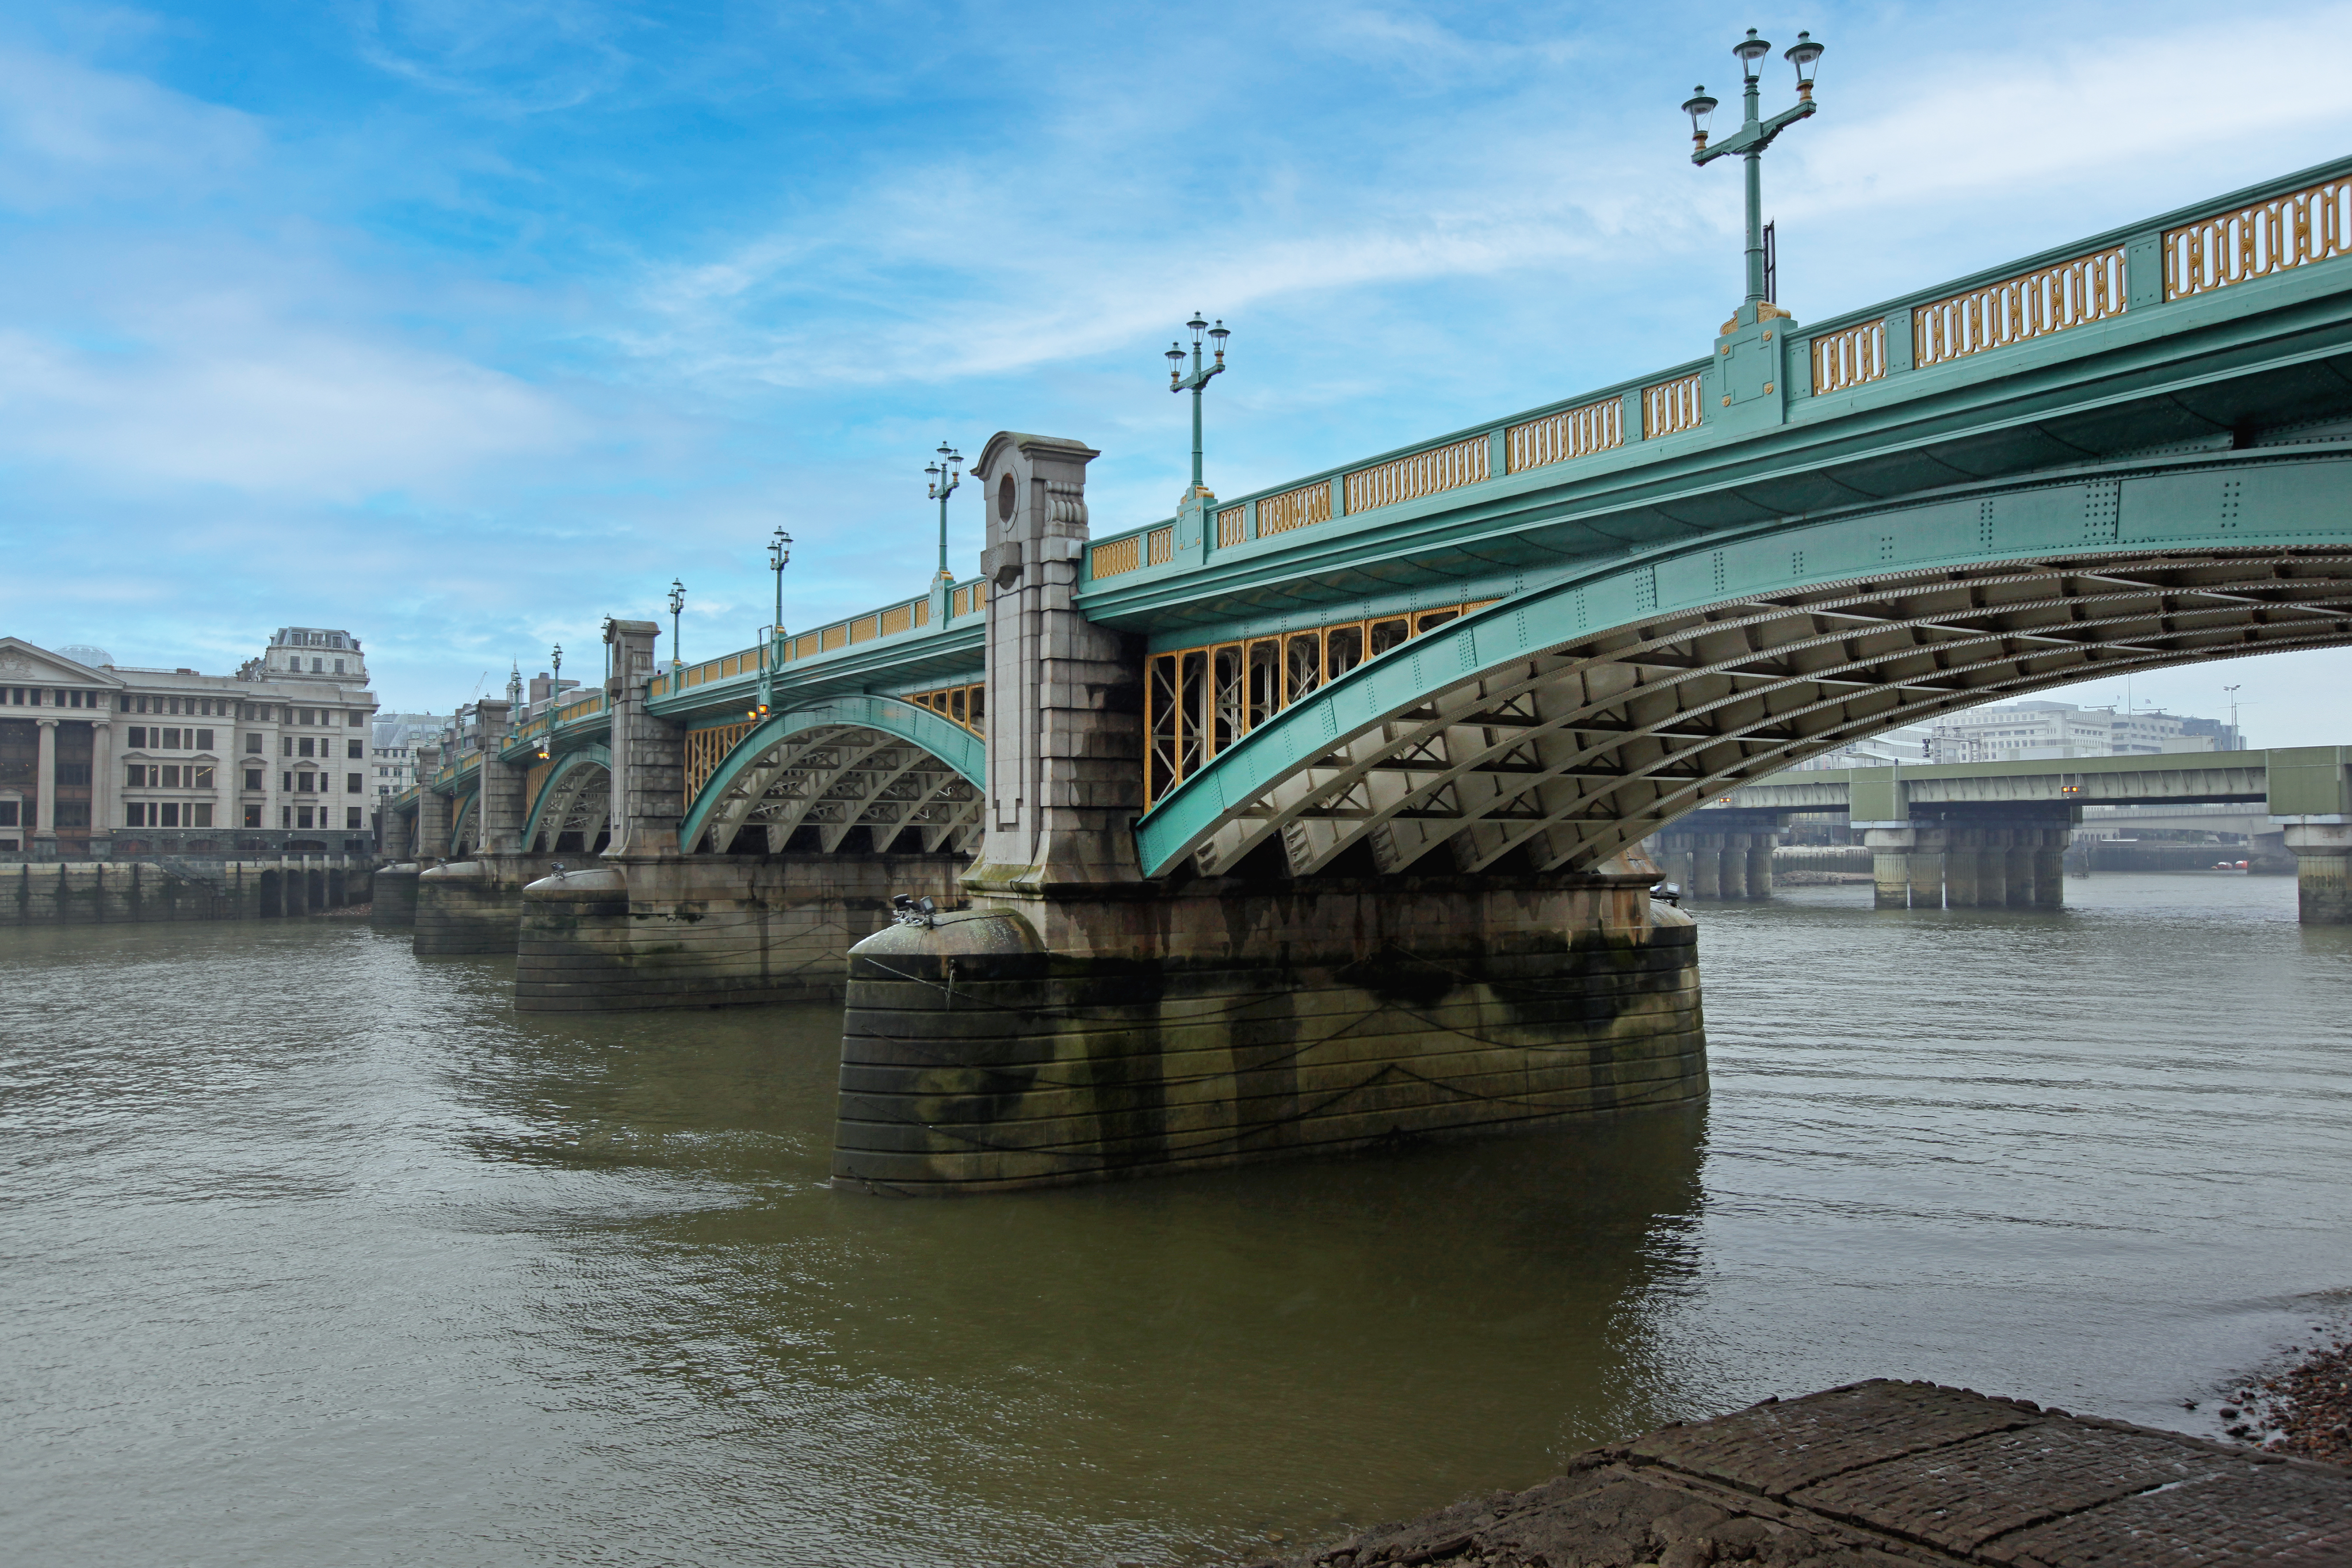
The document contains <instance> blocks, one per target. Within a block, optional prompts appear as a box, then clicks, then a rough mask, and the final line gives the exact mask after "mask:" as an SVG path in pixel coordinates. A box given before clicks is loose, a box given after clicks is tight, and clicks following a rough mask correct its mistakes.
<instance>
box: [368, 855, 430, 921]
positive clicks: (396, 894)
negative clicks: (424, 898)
mask: <svg viewBox="0 0 2352 1568" xmlns="http://www.w3.org/2000/svg"><path fill="white" fill-rule="evenodd" d="M419 874H420V868H419V867H418V866H417V865H416V863H415V861H404V862H403V863H402V864H400V865H397V866H379V867H377V868H376V870H375V897H374V898H373V900H370V903H369V908H368V924H369V925H371V926H373V927H374V928H375V929H376V930H378V931H406V930H408V929H409V928H410V927H412V926H414V925H415V923H416V886H417V877H418V876H419Z"/></svg>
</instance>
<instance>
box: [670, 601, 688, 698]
mask: <svg viewBox="0 0 2352 1568" xmlns="http://www.w3.org/2000/svg"><path fill="white" fill-rule="evenodd" d="M685 608H686V584H683V583H681V582H679V581H678V580H677V578H675V577H673V578H671V579H670V580H669V689H670V690H671V691H673V692H675V691H676V690H677V676H678V669H679V665H678V659H677V617H678V614H679V612H680V611H682V610H684V609H685Z"/></svg>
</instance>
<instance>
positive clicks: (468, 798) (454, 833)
mask: <svg viewBox="0 0 2352 1568" xmlns="http://www.w3.org/2000/svg"><path fill="white" fill-rule="evenodd" d="M481 798H482V795H481V790H480V789H479V788H478V787H477V788H475V789H472V790H469V791H467V792H466V793H465V794H464V795H459V796H457V801H456V804H455V805H452V806H451V807H450V809H449V849H448V852H449V853H450V854H452V855H455V854H456V853H457V844H458V841H459V840H460V839H461V838H463V837H465V829H466V823H467V819H468V818H470V817H471V816H473V815H474V808H475V807H476V805H478V804H480V801H481Z"/></svg>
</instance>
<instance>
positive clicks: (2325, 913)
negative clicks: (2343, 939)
mask: <svg viewBox="0 0 2352 1568" xmlns="http://www.w3.org/2000/svg"><path fill="white" fill-rule="evenodd" d="M2286 847H2288V848H2289V849H2291V850H2293V851H2294V885H2295V904H2296V908H2297V913H2298V916H2299V918H2300V919H2301V920H2302V921H2303V923H2304V924H2305V925H2307V926H2340V925H2352V824H2321V825H2318V826H2290V827H2288V828H2287V830H2286Z"/></svg>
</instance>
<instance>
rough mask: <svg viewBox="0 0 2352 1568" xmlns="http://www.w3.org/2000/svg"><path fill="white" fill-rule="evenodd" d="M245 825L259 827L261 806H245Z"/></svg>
mask: <svg viewBox="0 0 2352 1568" xmlns="http://www.w3.org/2000/svg"><path fill="white" fill-rule="evenodd" d="M245 825H246V826H247V827H259V826H261V807H259V806H257V805H248V806H247V807H246V808H245Z"/></svg>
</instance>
